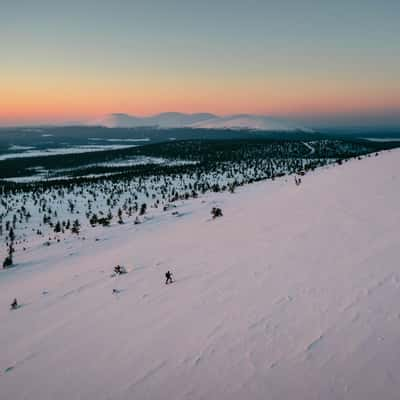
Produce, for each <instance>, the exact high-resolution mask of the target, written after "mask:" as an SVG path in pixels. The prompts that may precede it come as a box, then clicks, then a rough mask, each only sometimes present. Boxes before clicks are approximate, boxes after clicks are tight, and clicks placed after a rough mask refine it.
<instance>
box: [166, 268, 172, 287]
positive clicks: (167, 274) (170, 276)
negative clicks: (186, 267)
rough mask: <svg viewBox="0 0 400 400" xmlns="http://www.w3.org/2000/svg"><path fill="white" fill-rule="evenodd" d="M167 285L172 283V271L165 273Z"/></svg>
mask: <svg viewBox="0 0 400 400" xmlns="http://www.w3.org/2000/svg"><path fill="white" fill-rule="evenodd" d="M165 278H166V280H165V284H166V285H168V283H172V272H171V271H167V272H166V273H165Z"/></svg>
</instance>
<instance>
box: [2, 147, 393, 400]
mask: <svg viewBox="0 0 400 400" xmlns="http://www.w3.org/2000/svg"><path fill="white" fill-rule="evenodd" d="M399 171H400V151H392V152H386V153H382V154H380V155H379V156H378V157H370V158H364V159H362V160H361V161H358V160H354V161H351V162H348V163H345V164H344V165H342V166H334V167H332V166H331V167H326V168H323V169H319V170H317V171H315V172H314V173H312V174H307V175H306V176H305V177H303V183H302V184H301V185H300V186H296V185H295V184H294V183H293V181H292V179H291V177H289V178H282V179H277V180H275V181H273V182H272V181H267V182H261V183H257V184H253V185H249V186H246V187H243V188H241V189H239V190H238V191H237V192H236V193H235V194H228V193H221V194H209V195H207V196H204V197H201V198H198V199H195V200H190V201H188V202H185V203H181V204H179V205H178V207H177V209H176V210H177V211H178V212H179V214H178V215H179V217H177V216H174V215H172V213H171V212H166V213H163V214H160V215H159V216H158V217H157V218H153V219H149V220H147V221H146V222H145V223H143V224H141V225H133V224H125V225H121V226H113V227H110V228H109V229H108V230H107V229H104V228H93V229H90V230H88V231H86V232H85V233H84V236H85V238H86V239H85V240H82V239H80V240H78V239H74V238H72V237H71V238H69V239H68V240H66V241H63V242H61V243H58V244H54V245H52V246H50V247H46V248H45V247H43V246H42V245H41V246H37V247H36V248H32V249H30V250H28V251H27V252H25V253H23V252H20V253H19V254H16V260H17V261H18V266H17V267H16V268H14V269H10V270H6V271H2V272H1V273H0V304H1V308H0V326H1V329H0V349H1V351H0V397H1V399H12V400H19V399H40V400H46V399H68V400H70V399H85V400H86V399H87V400H89V399H91V400H93V399H139V400H142V399H152V400H157V399H160V400H161V399H163V400H164V399H206V400H209V399H229V400H232V399H238V400H242V399H260V400H261V399H262V400H265V399H282V400H288V399H296V400H314V399H315V400H316V399H324V400H330V399H352V400H358V399H359V400H366V399H384V400H391V399H393V400H394V399H396V400H397V399H398V398H399V393H400V378H399V370H400V307H399V305H400V269H399V255H400V254H399V253H400V250H399V249H400V243H399V242H400V235H399V230H400V229H399V226H400V208H399V204H400V172H399ZM213 206H217V207H221V208H222V211H223V213H224V216H223V217H222V218H218V219H215V220H211V219H210V215H209V213H210V209H211V207H213ZM82 235H83V234H82ZM95 238H97V239H98V240H97V241H95ZM118 263H119V264H122V265H125V266H126V267H127V268H128V270H129V272H128V274H126V275H123V276H120V277H110V274H111V272H112V267H113V266H114V265H116V264H118ZM167 269H171V270H172V271H173V273H174V277H175V279H176V282H175V283H173V284H172V285H169V286H166V285H165V284H164V273H165V271H166V270H167ZM113 289H117V290H118V291H119V292H118V293H116V294H112V290H113ZM14 297H17V298H18V300H19V301H20V302H21V303H22V304H23V307H21V308H20V309H18V310H15V311H9V309H8V304H9V303H11V301H12V299H13V298H14Z"/></svg>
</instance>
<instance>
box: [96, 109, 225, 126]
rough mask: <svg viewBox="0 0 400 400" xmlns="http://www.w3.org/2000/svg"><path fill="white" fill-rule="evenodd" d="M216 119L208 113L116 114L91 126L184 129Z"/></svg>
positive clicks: (107, 116)
mask: <svg viewBox="0 0 400 400" xmlns="http://www.w3.org/2000/svg"><path fill="white" fill-rule="evenodd" d="M214 118H217V116H216V115H214V114H208V113H198V114H183V113H177V112H165V113H161V114H157V115H152V116H150V117H136V116H133V115H128V114H121V113H114V114H109V115H106V116H104V117H103V118H100V119H97V120H95V121H92V122H91V123H89V125H102V126H106V127H108V128H135V127H139V126H155V127H159V128H182V127H188V126H192V125H193V124H196V123H201V122H204V121H208V120H212V119H214Z"/></svg>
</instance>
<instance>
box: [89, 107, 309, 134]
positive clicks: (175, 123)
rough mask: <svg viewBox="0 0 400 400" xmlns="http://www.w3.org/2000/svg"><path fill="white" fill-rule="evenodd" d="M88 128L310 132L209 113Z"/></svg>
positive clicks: (125, 119)
mask: <svg viewBox="0 0 400 400" xmlns="http://www.w3.org/2000/svg"><path fill="white" fill-rule="evenodd" d="M88 125H99V126H105V127H109V128H135V127H145V126H152V127H158V128H204V129H249V130H263V131H296V130H301V131H310V130H309V129H306V128H303V127H299V126H296V125H295V124H293V123H291V122H289V121H284V120H280V119H277V118H272V117H267V116H263V115H250V114H237V115H230V116H225V117H220V116H218V115H214V114H209V113H197V114H183V113H177V112H166V113H161V114H157V115H153V116H150V117H136V116H134V115H128V114H121V113H115V114H109V115H106V116H104V117H103V118H100V119H97V120H94V121H91V122H89V123H88Z"/></svg>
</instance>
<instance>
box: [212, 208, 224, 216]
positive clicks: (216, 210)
mask: <svg viewBox="0 0 400 400" xmlns="http://www.w3.org/2000/svg"><path fill="white" fill-rule="evenodd" d="M211 215H212V217H213V219H215V218H218V217H222V210H221V209H220V208H218V207H213V208H212V210H211Z"/></svg>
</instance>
